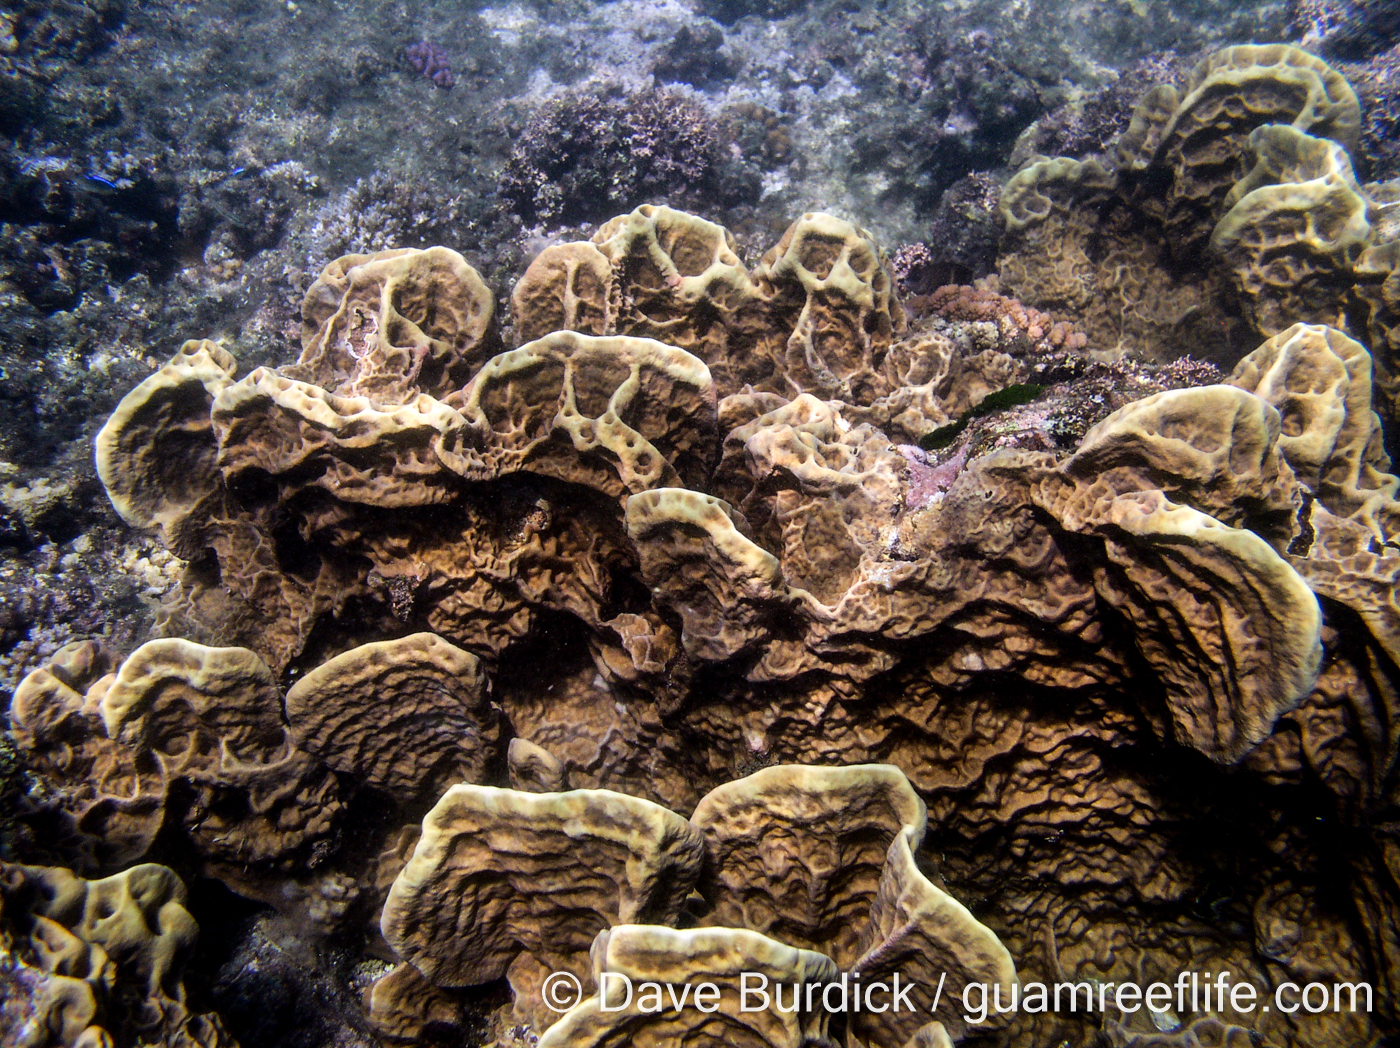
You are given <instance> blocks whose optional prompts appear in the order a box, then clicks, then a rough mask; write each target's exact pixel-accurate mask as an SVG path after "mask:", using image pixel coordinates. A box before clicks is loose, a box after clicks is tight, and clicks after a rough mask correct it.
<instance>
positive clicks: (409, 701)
mask: <svg viewBox="0 0 1400 1048" xmlns="http://www.w3.org/2000/svg"><path fill="white" fill-rule="evenodd" d="M286 707H287V722H288V724H289V725H290V727H291V732H292V737H293V738H294V739H295V741H296V744H297V747H298V748H299V749H301V750H304V751H305V752H307V753H311V754H314V755H315V756H317V757H319V758H320V759H321V760H322V761H324V762H325V763H326V764H327V765H328V766H329V767H331V768H334V769H335V770H336V771H339V772H343V773H344V774H346V775H349V776H352V777H353V778H354V779H355V780H356V781H358V782H363V783H366V784H368V785H370V786H375V787H377V788H379V789H381V790H384V791H386V792H388V793H389V794H391V795H392V796H394V797H395V798H396V799H398V800H400V801H401V802H402V803H404V804H405V805H406V806H411V805H412V802H413V800H414V799H415V798H417V797H420V796H421V797H428V798H436V797H437V796H439V795H440V794H441V793H442V792H443V790H445V789H446V788H447V787H448V786H450V785H452V784H453V783H455V782H481V781H482V780H483V779H484V778H485V776H486V772H487V768H488V766H489V765H490V764H491V762H492V761H493V759H495V758H496V757H497V751H498V750H499V748H500V723H499V720H498V718H497V716H496V714H495V711H493V710H492V708H491V705H490V689H489V684H488V682H487V679H486V675H485V672H484V671H483V668H482V666H481V662H480V660H479V659H477V658H476V656H474V655H472V654H470V653H469V652H465V651H462V650H461V649H460V648H455V647H453V646H452V645H451V644H448V643H447V642H446V641H445V640H443V639H442V638H441V637H436V636H434V635H433V634H431V633H415V634H412V635H411V636H408V637H401V638H399V639H398V640H390V641H380V642H379V643H376V644H363V645H361V646H360V647H358V648H354V649H352V650H350V651H347V652H345V654H343V655H337V656H336V657H335V658H333V659H331V660H330V661H328V662H323V663H322V664H321V665H319V666H317V667H316V668H315V669H314V670H312V671H311V672H310V673H308V674H306V676H304V677H302V678H301V680H299V681H297V683H296V684H294V685H293V686H292V687H291V688H290V689H288V691H287V697H286Z"/></svg>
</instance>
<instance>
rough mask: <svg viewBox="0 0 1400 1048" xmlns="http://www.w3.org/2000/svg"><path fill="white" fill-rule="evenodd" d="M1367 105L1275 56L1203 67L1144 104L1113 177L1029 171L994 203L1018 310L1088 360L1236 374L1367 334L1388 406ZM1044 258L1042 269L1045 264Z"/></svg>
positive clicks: (1005, 277)
mask: <svg viewBox="0 0 1400 1048" xmlns="http://www.w3.org/2000/svg"><path fill="white" fill-rule="evenodd" d="M1360 123H1361V109H1360V103H1359V102H1358V101H1357V97H1356V94H1355V92H1354V91H1353V90H1352V89H1351V87H1350V86H1349V85H1348V84H1347V82H1346V80H1345V79H1343V78H1342V76H1341V75H1340V74H1339V73H1338V72H1337V71H1336V70H1334V69H1333V68H1332V67H1330V66H1329V65H1327V64H1326V63H1325V62H1323V61H1322V60H1321V59H1319V58H1316V57H1314V56H1312V55H1309V54H1307V53H1306V52H1303V51H1301V50H1298V49H1297V48H1293V47H1290V46H1287V45H1282V44H1270V45H1267V46H1260V45H1241V46H1239V47H1232V48H1227V49H1226V50H1224V51H1221V52H1219V53H1217V54H1215V55H1212V56H1210V57H1208V58H1206V59H1204V60H1202V62H1201V63H1200V64H1199V65H1198V66H1197V67H1196V69H1195V70H1194V71H1193V72H1192V73H1191V75H1190V77H1189V79H1188V81H1187V83H1186V84H1185V86H1184V87H1183V88H1182V89H1178V88H1176V87H1174V86H1172V85H1169V84H1168V85H1161V86H1159V87H1156V88H1154V89H1152V90H1151V91H1149V92H1147V94H1146V95H1144V96H1143V98H1142V99H1141V101H1140V102H1139V104H1138V107H1137V110H1136V111H1135V112H1134V114H1133V118H1132V122H1131V124H1130V126H1129V128H1128V130H1127V131H1126V132H1124V133H1123V135H1122V136H1121V137H1120V138H1119V141H1118V143H1117V147H1116V153H1117V160H1118V167H1117V169H1116V170H1114V171H1109V170H1107V169H1106V168H1104V167H1103V166H1102V165H1101V164H1100V163H1098V161H1095V160H1088V161H1084V162H1080V161H1078V160H1073V159H1070V158H1067V157H1061V158H1056V159H1050V158H1046V157H1034V158H1032V159H1031V160H1030V161H1029V162H1028V163H1027V164H1026V166H1024V167H1023V168H1022V169H1021V170H1020V171H1019V172H1017V174H1016V175H1014V176H1013V177H1012V178H1011V180H1010V181H1009V182H1008V183H1007V186H1006V188H1005V190H1004V191H1003V194H1002V199H1001V204H1000V213H1001V217H1002V221H1003V224H1004V226H1005V235H1004V238H1003V243H1002V253H1001V257H1000V258H999V260H998V268H999V272H1000V275H1001V280H1002V283H1003V285H1004V286H1005V287H1006V288H1008V289H1009V290H1010V291H1012V292H1013V293H1014V294H1016V295H1017V296H1018V297H1019V298H1021V299H1023V300H1024V301H1026V302H1027V303H1029V304H1031V305H1035V306H1039V307H1041V308H1046V309H1052V310H1058V311H1061V312H1065V313H1069V314H1071V315H1073V316H1074V317H1075V318H1076V319H1077V320H1078V321H1079V322H1080V323H1081V324H1083V325H1084V326H1085V328H1086V329H1087V330H1088V332H1089V334H1090V342H1091V346H1092V348H1094V349H1096V350H1101V351H1108V352H1122V351H1124V350H1132V351H1135V352H1137V353H1141V354H1147V355H1149V356H1155V357H1157V358H1159V359H1161V358H1170V357H1173V356H1180V355H1183V354H1187V353H1189V354H1193V355H1196V356H1206V357H1209V358H1211V359H1214V360H1216V361H1217V362H1219V363H1222V364H1224V365H1227V366H1228V365H1231V364H1233V363H1234V362H1235V361H1236V360H1238V359H1239V358H1240V357H1241V356H1242V355H1243V353H1244V352H1246V351H1247V350H1248V349H1249V348H1250V347H1251V346H1252V345H1253V344H1254V342H1255V341H1257V338H1258V337H1259V336H1261V335H1262V336H1272V335H1277V334H1278V333H1279V332H1281V331H1282V330H1284V329H1285V328H1287V327H1288V326H1289V325H1290V324H1293V323H1297V322H1305V323H1324V324H1331V325H1333V326H1336V327H1343V328H1346V329H1348V330H1349V331H1350V332H1351V333H1352V334H1353V335H1355V336H1358V337H1363V338H1364V339H1365V340H1366V341H1367V342H1368V343H1369V344H1370V349H1371V352H1372V354H1373V355H1374V358H1375V367H1376V372H1377V373H1376V381H1377V386H1378V397H1379V399H1378V404H1377V407H1378V408H1380V409H1381V410H1382V411H1383V412H1387V413H1388V412H1393V411H1394V410H1395V409H1394V405H1395V403H1396V396H1397V391H1396V385H1395V383H1396V379H1395V377H1394V376H1395V370H1396V364H1395V360H1396V342H1395V338H1394V331H1395V329H1396V319H1395V318H1396V316H1397V313H1396V305H1395V296H1394V295H1393V294H1388V293H1387V292H1386V291H1385V290H1384V289H1385V288H1386V287H1387V286H1388V284H1387V281H1389V280H1390V276H1391V274H1392V272H1393V271H1394V264H1393V256H1394V255H1395V249H1394V246H1393V245H1394V243H1395V236H1396V231H1395V229H1394V228H1393V226H1390V225H1388V224H1386V223H1385V222H1383V221H1381V216H1382V212H1383V211H1384V209H1385V205H1386V204H1387V202H1388V201H1389V200H1390V199H1391V195H1392V193H1393V189H1392V188H1391V187H1390V186H1388V185H1387V184H1370V185H1365V186H1363V185H1360V184H1358V182H1357V179H1356V177H1355V174H1354V173H1353V171H1352V163H1351V153H1352V152H1354V151H1355V149H1356V146H1357V138H1358V134H1359V129H1360ZM1047 262H1048V264H1046V263H1047Z"/></svg>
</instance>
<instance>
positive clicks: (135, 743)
mask: <svg viewBox="0 0 1400 1048" xmlns="http://www.w3.org/2000/svg"><path fill="white" fill-rule="evenodd" d="M101 713H102V719H103V721H104V723H105V724H106V726H107V733H108V735H109V736H111V737H112V738H113V739H115V740H116V741H118V742H119V743H121V744H122V745H124V746H125V747H127V748H128V749H129V750H130V751H131V752H132V753H133V754H134V755H135V757H136V759H137V760H138V761H140V762H143V763H144V762H149V763H152V764H154V765H155V766H157V767H158V768H159V769H160V771H161V774H162V776H163V777H164V778H165V780H166V782H168V783H172V784H173V783H180V784H181V785H182V786H184V787H186V788H187V789H188V790H190V791H191V794H192V796H191V800H190V801H189V802H188V804H187V805H186V806H185V808H184V810H183V811H182V812H181V814H180V818H181V819H182V821H183V823H184V826H185V832H186V833H188V834H189V835H190V837H191V838H192V839H193V840H194V842H195V845H196V847H197V848H198V849H199V851H200V852H201V853H202V854H203V855H205V856H207V857H209V858H210V859H212V860H215V861H221V862H227V863H275V862H285V863H289V864H290V863H292V862H294V861H295V859H297V858H298V857H300V856H301V855H303V854H304V853H305V851H306V850H307V849H308V848H309V847H310V846H311V845H312V844H314V842H315V841H316V840H317V839H318V838H321V837H324V836H326V835H328V834H329V833H330V832H331V829H332V826H333V824H334V822H335V819H336V816H337V814H338V812H339V810H340V806H341V805H340V799H339V792H340V791H339V786H338V784H337V783H336V780H335V777H334V776H333V775H331V774H330V773H329V772H328V771H327V770H326V768H325V767H324V766H323V765H322V764H321V763H320V762H319V761H317V760H315V759H314V758H312V757H311V756H310V755H309V754H307V753H304V752H303V751H301V750H298V749H297V748H296V745H295V743H294V742H293V740H292V737H291V733H290V732H289V731H288V729H287V725H286V722H285V720H284V718H283V713H282V700H281V697H280V696H279V695H278V691H277V683H276V680H275V679H274V678H273V676H272V673H271V671H270V670H269V669H268V668H267V666H266V664H265V663H264V662H263V661H262V660H261V659H259V658H258V657H257V656H256V655H254V654H253V653H252V652H251V651H248V650H246V649H243V648H208V647H205V646H203V645H200V644H192V643H190V642H188V641H181V640H155V641H150V642H148V643H147V644H144V645H142V646H141V647H140V648H138V649H137V650H136V651H135V652H133V653H132V655H131V656H130V657H129V658H128V659H127V660H126V661H125V662H123V663H122V665H121V668H120V669H119V670H118V671H117V675H116V679H115V680H113V681H112V684H111V686H110V687H109V688H108V689H107V691H106V693H105V694H104V695H103V697H102V702H101ZM168 817H169V816H167V818H168Z"/></svg>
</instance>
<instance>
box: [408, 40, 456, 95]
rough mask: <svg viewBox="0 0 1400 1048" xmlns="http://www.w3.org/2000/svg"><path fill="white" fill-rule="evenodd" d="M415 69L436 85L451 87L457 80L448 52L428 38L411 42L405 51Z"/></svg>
mask: <svg viewBox="0 0 1400 1048" xmlns="http://www.w3.org/2000/svg"><path fill="white" fill-rule="evenodd" d="M404 53H405V54H406V55H407V56H408V62H409V65H411V66H413V68H414V71H415V72H417V73H418V74H419V75H421V76H424V77H426V78H427V79H429V80H431V81H432V82H433V86H434V87H441V88H444V89H446V88H450V87H451V86H452V85H453V84H455V83H456V82H457V78H456V77H455V76H453V75H452V66H451V65H450V64H448V61H447V52H446V51H444V50H443V49H442V48H440V47H439V46H438V45H437V44H434V43H430V42H429V41H427V40H422V41H419V42H418V43H416V44H411V45H409V47H408V48H407V49H406V51H405V52H404Z"/></svg>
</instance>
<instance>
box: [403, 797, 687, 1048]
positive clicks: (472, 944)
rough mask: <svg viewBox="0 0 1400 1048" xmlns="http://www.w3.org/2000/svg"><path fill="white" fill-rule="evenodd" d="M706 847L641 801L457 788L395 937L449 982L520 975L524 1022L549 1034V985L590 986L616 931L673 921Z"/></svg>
mask: <svg viewBox="0 0 1400 1048" xmlns="http://www.w3.org/2000/svg"><path fill="white" fill-rule="evenodd" d="M703 850H704V844H703V841H702V840H701V837H700V835H699V833H698V832H697V831H696V830H694V829H693V828H692V827H691V826H690V825H689V824H688V823H686V821H685V820H684V819H682V818H680V816H678V815H675V814H674V813H672V812H669V811H667V810H666V809H664V808H661V807H659V806H658V805H655V804H652V803H650V802H648V801H644V800H640V799H638V798H634V797H627V796H623V795H622V794H617V793H609V792H604V791H596V790H575V791H572V792H568V793H553V794H528V793H518V792H516V791H513V790H499V789H494V788H491V787H484V786H454V787H452V788H451V789H450V790H448V791H447V793H445V794H444V795H443V797H442V799H441V800H440V801H439V802H438V804H437V806H436V807H434V808H433V810H432V811H431V812H429V813H428V815H427V817H426V818H425V819H424V820H423V835H422V837H421V838H420V839H419V842H418V846H417V848H416V849H415V850H414V853H413V857H412V858H411V859H410V860H409V863H408V865H407V866H406V867H405V868H404V870H403V872H402V873H400V874H399V876H398V879H397V880H396V881H395V882H394V885H393V887H392V888H391V889H390V891H389V898H388V901H387V902H386V903H385V907H384V916H383V920H382V925H383V929H384V937H385V939H386V940H388V942H389V945H390V946H392V947H393V948H394V950H395V952H396V953H397V954H398V955H399V956H400V957H402V958H403V959H404V960H406V961H408V962H409V963H411V964H413V965H414V967H416V968H417V969H418V970H419V971H421V972H422V973H423V974H424V975H426V976H427V977H428V978H429V979H430V980H431V981H432V982H434V983H435V984H437V985H439V986H446V987H454V986H471V985H476V984H478V983H484V982H489V981H491V980H492V979H498V978H500V977H501V976H502V975H507V974H508V975H509V976H510V980H511V984H512V987H513V988H514V990H515V994H516V998H515V1008H516V1014H517V1015H518V1016H519V1017H520V1018H521V1019H523V1020H525V1021H529V1022H531V1023H532V1025H534V1027H535V1029H536V1030H537V1031H543V1030H544V1028H545V1027H546V1026H548V1025H549V1024H550V1022H552V1021H553V1019H554V1018H555V1014H556V1013H554V1012H551V1011H550V1010H549V1009H548V1007H546V1005H545V1003H544V1002H543V1000H542V999H541V997H540V988H541V983H542V980H543V979H544V977H545V976H546V975H548V974H549V973H551V972H555V971H567V972H572V973H573V974H574V975H575V976H577V977H579V978H580V979H585V978H587V975H588V971H587V967H588V965H587V956H588V949H589V947H590V946H591V945H592V942H593V938H594V936H596V935H597V934H598V932H600V931H602V930H603V929H605V928H608V927H610V926H613V925H617V924H631V923H669V922H672V921H674V920H675V918H676V916H677V914H678V913H679V911H680V907H681V904H682V903H683V902H684V900H685V897H686V895H687V894H688V893H689V892H690V889H691V886H692V885H693V884H694V883H695V878H696V877H697V876H698V875H699V872H700V862H701V858H702V855H703Z"/></svg>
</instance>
